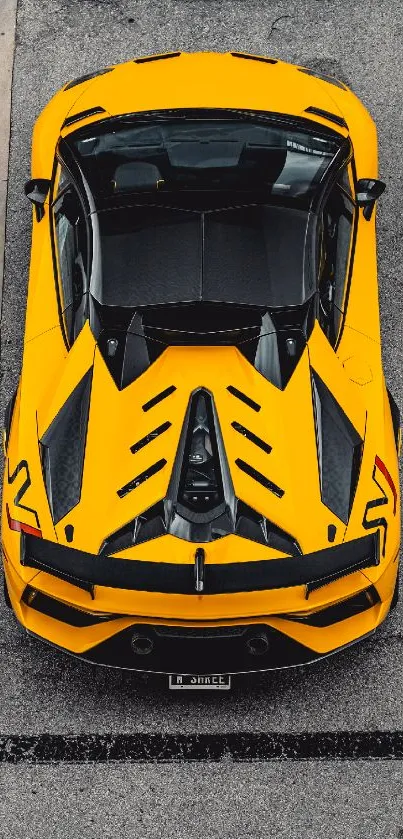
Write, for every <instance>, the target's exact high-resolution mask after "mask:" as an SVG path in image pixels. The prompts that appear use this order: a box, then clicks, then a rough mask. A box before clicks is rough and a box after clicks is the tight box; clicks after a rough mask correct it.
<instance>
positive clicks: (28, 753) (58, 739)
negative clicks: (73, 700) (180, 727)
mask: <svg viewBox="0 0 403 839" xmlns="http://www.w3.org/2000/svg"><path fill="white" fill-rule="evenodd" d="M221 760H226V761H228V760H232V761H234V762H235V763H248V762H252V761H267V760H304V761H307V760H310V761H325V760H326V761H332V760H351V761H352V760H403V731H330V732H318V733H315V732H306V733H302V734H301V733H295V734H294V733H288V732H287V733H277V732H273V733H270V732H265V733H263V732H262V733H250V732H237V733H228V734H140V733H139V734H77V735H63V734H37V735H23V734H21V735H17V734H13V735H9V736H7V735H2V736H0V763H11V764H16V763H25V764H38V763H44V764H59V763H72V764H80V763H108V762H113V761H116V762H118V763H175V762H192V761H203V762H208V763H218V762H219V761H221Z"/></svg>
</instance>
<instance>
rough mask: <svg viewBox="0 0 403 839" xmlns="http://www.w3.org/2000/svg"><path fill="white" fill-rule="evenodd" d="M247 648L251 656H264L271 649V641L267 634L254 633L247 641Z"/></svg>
mask: <svg viewBox="0 0 403 839" xmlns="http://www.w3.org/2000/svg"><path fill="white" fill-rule="evenodd" d="M245 643H246V648H247V650H248V653H249V655H255V656H258V655H264V654H265V653H267V652H268V649H269V646H270V645H269V639H268V637H267V634H266V632H254V633H253V635H249V638H247V639H246V642H245Z"/></svg>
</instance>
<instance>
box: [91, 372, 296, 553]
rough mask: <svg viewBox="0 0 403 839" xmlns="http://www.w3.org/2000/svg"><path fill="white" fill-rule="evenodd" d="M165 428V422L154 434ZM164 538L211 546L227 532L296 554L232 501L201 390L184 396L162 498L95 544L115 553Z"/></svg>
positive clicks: (210, 405)
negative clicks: (180, 423)
mask: <svg viewBox="0 0 403 839" xmlns="http://www.w3.org/2000/svg"><path fill="white" fill-rule="evenodd" d="M167 427H169V423H168V422H166V423H165V424H164V425H162V426H160V429H164V430H165V428H167ZM233 427H235V428H236V430H238V431H239V432H240V433H242V434H245V431H247V429H245V428H244V426H242V425H240V424H239V423H236V422H235V423H233ZM160 429H155V431H154V432H151V433H150V434H149V435H148V436H147V437H144V438H143V439H142V440H140V441H139V443H138V444H137V445H135V446H133V447H132V451H133V453H134V454H136V453H137V451H139V449H141V448H143V446H144V445H147V443H148V442H149V440H150V439H153V435H155V434H157V432H159V431H160ZM247 436H248V437H249V439H250V441H251V442H254V443H256V441H258V443H257V444H258V445H259V447H260V448H263V446H264V449H263V450H264V451H265V452H266V453H270V451H271V447H270V446H269V445H268V444H266V443H265V442H264V441H263V440H261V439H260V438H259V437H256V435H254V434H253V433H252V432H249V431H248V432H247ZM164 463H165V461H164ZM247 468H248V469H250V467H247ZM248 474H250V471H249V472H248ZM256 474H257V475H258V476H259V477H260V478H263V480H264V481H265V486H266V488H269V489H271V491H274V490H273V488H274V489H275V491H276V494H277V495H278V494H280V497H281V495H282V494H283V490H280V488H279V487H276V485H275V484H273V483H272V482H271V481H268V479H267V478H264V476H263V475H260V473H256ZM140 477H142V478H143V476H140ZM147 477H149V474H147ZM253 477H255V478H256V475H255V474H254V475H253ZM143 479H144V478H143ZM138 480H139V477H138V478H137V479H135V483H136V482H137V481H138ZM268 485H269V486H268ZM131 488H133V487H130V489H131ZM123 489H124V490H125V491H126V490H127V487H125V488H123ZM121 494H123V493H122V491H120V492H119V495H121ZM167 533H169V534H171V535H173V536H177V537H178V538H180V539H185V540H186V541H188V542H194V543H195V542H199V543H200V542H201V543H206V542H212V541H214V540H215V539H219V538H221V537H223V536H228V535H229V534H231V533H232V534H237V535H238V536H242V537H243V538H245V539H250V540H251V541H253V542H259V543H260V544H262V545H266V546H267V547H268V548H274V549H275V550H278V551H281V552H282V553H286V554H288V555H290V556H299V555H300V554H301V549H300V547H299V545H298V542H297V541H296V539H294V538H293V537H292V536H290V534H288V533H286V532H285V531H283V530H281V529H280V528H279V527H277V526H276V525H275V524H273V523H272V522H270V521H269V520H268V519H266V518H265V517H264V516H262V515H261V514H260V513H257V512H256V511H255V510H253V509H252V508H251V507H249V506H248V505H246V504H245V503H244V502H243V501H241V500H240V499H238V498H237V497H236V495H235V491H234V487H233V484H232V479H231V473H230V470H229V466H228V461H227V456H226V453H225V449H224V443H223V439H222V435H221V429H220V424H219V421H218V416H217V412H216V409H215V404H214V399H213V397H212V395H211V393H209V391H208V390H206V389H205V388H199V389H198V390H196V391H194V393H193V394H192V396H191V397H190V401H189V405H188V409H187V413H186V417H185V421H184V423H183V428H182V433H181V437H180V440H179V444H178V450H177V453H176V458H175V463H174V467H173V471H172V475H171V479H170V483H169V486H168V491H167V496H166V498H164V499H161V500H159V501H158V502H157V503H156V504H154V505H153V506H152V507H150V508H149V509H147V510H145V511H143V512H142V513H140V515H138V516H136V518H134V519H132V521H130V522H128V523H127V524H126V525H124V526H123V527H121V528H119V529H118V530H116V531H115V532H114V533H111V534H110V535H109V536H108V537H107V538H106V539H105V541H104V542H103V544H102V545H101V547H100V554H102V555H103V556H108V555H111V554H114V553H118V552H120V551H123V550H125V549H128V548H131V547H132V546H133V545H138V544H141V543H143V542H146V541H149V540H150V539H155V538H158V537H160V536H163V535H165V534H167Z"/></svg>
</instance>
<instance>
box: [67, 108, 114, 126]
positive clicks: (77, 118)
mask: <svg viewBox="0 0 403 839" xmlns="http://www.w3.org/2000/svg"><path fill="white" fill-rule="evenodd" d="M97 114H106V111H105V108H101V107H100V106H98V105H97V106H96V107H95V108H88V109H87V110H86V111H80V113H78V114H72V115H71V116H69V117H66V119H65V120H64V123H63V125H62V129H63V128H67V126H69V125H73V123H75V122H81V120H82V119H88V117H95V116H96V115H97Z"/></svg>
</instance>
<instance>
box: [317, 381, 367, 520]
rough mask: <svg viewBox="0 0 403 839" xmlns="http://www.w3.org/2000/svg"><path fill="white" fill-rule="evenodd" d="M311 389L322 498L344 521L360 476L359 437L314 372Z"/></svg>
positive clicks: (347, 515)
mask: <svg viewBox="0 0 403 839" xmlns="http://www.w3.org/2000/svg"><path fill="white" fill-rule="evenodd" d="M312 390H313V401H314V410H315V425H316V438H317V448H318V461H319V474H320V487H321V495H322V501H323V503H324V504H326V507H329V510H331V511H332V512H333V513H335V515H336V516H338V517H339V519H341V521H343V522H344V523H345V524H347V522H348V519H349V516H350V512H351V507H352V504H353V500H354V494H355V490H356V486H357V482H358V477H359V470H360V465H361V455H362V440H361V437H360V435H359V434H358V432H357V431H356V430H355V428H354V426H353V425H352V423H351V422H350V420H349V418H348V417H347V416H346V414H345V413H344V411H343V410H342V409H341V408H340V405H338V403H337V402H336V400H335V398H334V396H333V395H332V393H331V392H330V390H329V389H328V388H327V387H326V385H325V384H324V382H322V380H321V379H320V378H319V376H318V375H317V373H315V372H314V371H312Z"/></svg>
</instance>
